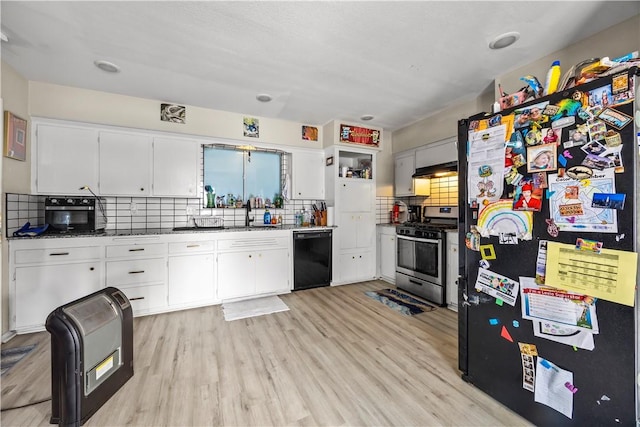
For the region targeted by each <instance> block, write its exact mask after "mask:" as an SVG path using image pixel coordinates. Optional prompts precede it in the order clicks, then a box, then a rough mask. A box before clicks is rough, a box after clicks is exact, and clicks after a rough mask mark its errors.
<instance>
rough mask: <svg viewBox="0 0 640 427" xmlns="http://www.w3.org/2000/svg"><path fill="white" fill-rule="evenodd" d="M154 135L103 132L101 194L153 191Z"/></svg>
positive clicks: (146, 193)
mask: <svg viewBox="0 0 640 427" xmlns="http://www.w3.org/2000/svg"><path fill="white" fill-rule="evenodd" d="M150 159H151V138H150V137H149V136H148V135H144V134H138V133H125V132H105V131H103V132H100V194H101V195H108V196H148V195H149V194H151V185H150V183H151V173H150V167H151V161H150Z"/></svg>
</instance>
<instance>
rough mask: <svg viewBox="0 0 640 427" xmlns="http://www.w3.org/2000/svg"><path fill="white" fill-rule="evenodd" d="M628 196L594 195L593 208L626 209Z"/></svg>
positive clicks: (614, 194)
mask: <svg viewBox="0 0 640 427" xmlns="http://www.w3.org/2000/svg"><path fill="white" fill-rule="evenodd" d="M626 197H627V195H626V194H624V193H594V194H593V197H592V199H591V207H592V208H600V209H618V210H622V209H624V201H625V199H626Z"/></svg>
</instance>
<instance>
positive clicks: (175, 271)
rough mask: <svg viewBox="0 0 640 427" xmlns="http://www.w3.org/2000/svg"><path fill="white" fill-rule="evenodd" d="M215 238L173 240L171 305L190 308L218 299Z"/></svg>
mask: <svg viewBox="0 0 640 427" xmlns="http://www.w3.org/2000/svg"><path fill="white" fill-rule="evenodd" d="M214 246H215V242H214V241H213V240H209V241H200V240H185V241H181V242H171V243H169V262H168V269H169V276H168V290H169V307H170V308H172V309H173V308H188V307H197V306H203V305H210V304H212V303H214V302H215V298H216V292H215V290H216V289H215V276H214V266H215V260H214Z"/></svg>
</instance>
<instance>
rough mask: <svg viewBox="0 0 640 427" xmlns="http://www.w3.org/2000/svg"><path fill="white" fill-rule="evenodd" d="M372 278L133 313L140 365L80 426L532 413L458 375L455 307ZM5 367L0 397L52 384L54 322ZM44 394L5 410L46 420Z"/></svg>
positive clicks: (424, 422)
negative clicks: (239, 313)
mask: <svg viewBox="0 0 640 427" xmlns="http://www.w3.org/2000/svg"><path fill="white" fill-rule="evenodd" d="M387 287H390V286H389V285H388V284H387V283H385V282H380V281H371V282H364V283H360V284H355V285H347V286H340V287H331V288H318V289H310V290H306V291H299V292H294V293H292V294H288V295H283V296H281V298H282V300H283V301H284V302H285V303H286V304H287V305H288V306H289V308H290V311H286V312H281V313H276V314H270V315H266V316H261V317H255V318H250V319H244V320H236V321H233V322H226V321H225V320H224V317H223V314H222V308H221V306H213V307H206V308H199V309H193V310H186V311H180V312H174V313H168V314H162V315H156V316H146V317H140V318H136V319H135V320H134V343H135V344H134V346H135V350H134V354H135V356H134V370H135V374H134V377H133V378H132V379H130V380H129V381H128V382H127V383H126V384H125V386H124V387H123V388H122V389H120V390H119V391H118V393H117V394H116V395H114V396H113V397H112V398H111V399H110V400H109V401H108V402H107V403H106V404H105V405H104V406H103V407H102V408H101V409H100V410H99V411H98V412H97V413H96V414H95V415H93V417H92V418H91V419H89V421H88V422H87V423H86V424H85V425H87V426H104V425H109V426H123V425H144V426H196V425H197V426H205V425H206V426H284V425H298V426H440V425H443V426H516V425H525V426H528V425H530V424H529V423H528V422H527V421H526V420H524V419H523V418H521V417H519V416H518V415H516V414H514V413H513V412H511V411H510V410H508V409H506V408H505V407H503V406H502V405H500V404H499V403H497V402H496V401H494V400H492V399H491V398H489V397H488V396H487V395H485V394H484V393H482V392H480V391H479V390H477V389H475V388H474V387H473V386H471V385H469V384H467V383H465V382H464V381H463V380H462V379H461V378H460V372H459V371H458V369H457V366H458V364H457V355H458V353H457V315H456V313H455V312H453V311H450V310H447V309H446V308H439V309H437V310H435V311H433V312H429V313H422V314H419V315H416V316H403V315H401V314H399V313H397V312H395V311H393V310H391V309H390V308H388V307H386V306H384V305H383V304H381V303H379V302H377V301H375V300H373V299H371V298H368V297H367V296H366V295H365V294H364V292H365V291H367V290H377V289H382V288H387ZM30 343H38V346H37V348H36V350H34V351H33V352H32V353H31V354H29V355H28V356H27V357H25V358H24V359H23V360H22V361H20V362H19V363H18V364H17V365H16V366H14V367H13V368H12V369H11V371H10V372H9V373H8V374H6V375H5V376H4V377H3V378H2V407H3V408H6V407H13V406H17V405H22V404H25V403H29V402H32V401H36V400H40V399H45V398H47V397H49V396H50V395H51V385H50V369H51V368H50V360H49V345H50V344H49V334H48V333H47V332H42V333H37V334H29V335H20V336H17V337H16V338H14V339H12V340H11V341H9V342H8V343H7V344H5V345H4V346H3V348H10V347H19V346H23V345H28V344H30ZM50 416H51V402H50V401H47V402H44V403H40V404H37V405H34V406H30V407H26V408H23V409H16V410H11V411H6V412H2V417H1V419H0V421H1V425H3V426H14V425H16V426H17V425H23V426H38V425H43V426H44V425H49V424H48V422H49V417H50Z"/></svg>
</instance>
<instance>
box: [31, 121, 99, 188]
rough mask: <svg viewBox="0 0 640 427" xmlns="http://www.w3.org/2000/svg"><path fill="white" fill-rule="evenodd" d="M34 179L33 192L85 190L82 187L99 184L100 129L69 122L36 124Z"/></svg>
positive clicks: (33, 139)
mask: <svg viewBox="0 0 640 427" xmlns="http://www.w3.org/2000/svg"><path fill="white" fill-rule="evenodd" d="M32 141H35V144H33V148H32V153H33V155H34V156H33V157H34V159H33V166H32V174H31V178H32V182H33V189H34V193H39V194H66V195H75V194H85V193H86V192H85V191H84V190H80V187H82V186H85V185H88V186H89V187H91V188H92V189H94V191H96V190H97V188H98V170H99V168H98V158H99V150H98V130H97V129H94V128H89V127H83V126H73V125H67V124H49V123H46V124H44V123H39V124H34V126H33V138H32Z"/></svg>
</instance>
